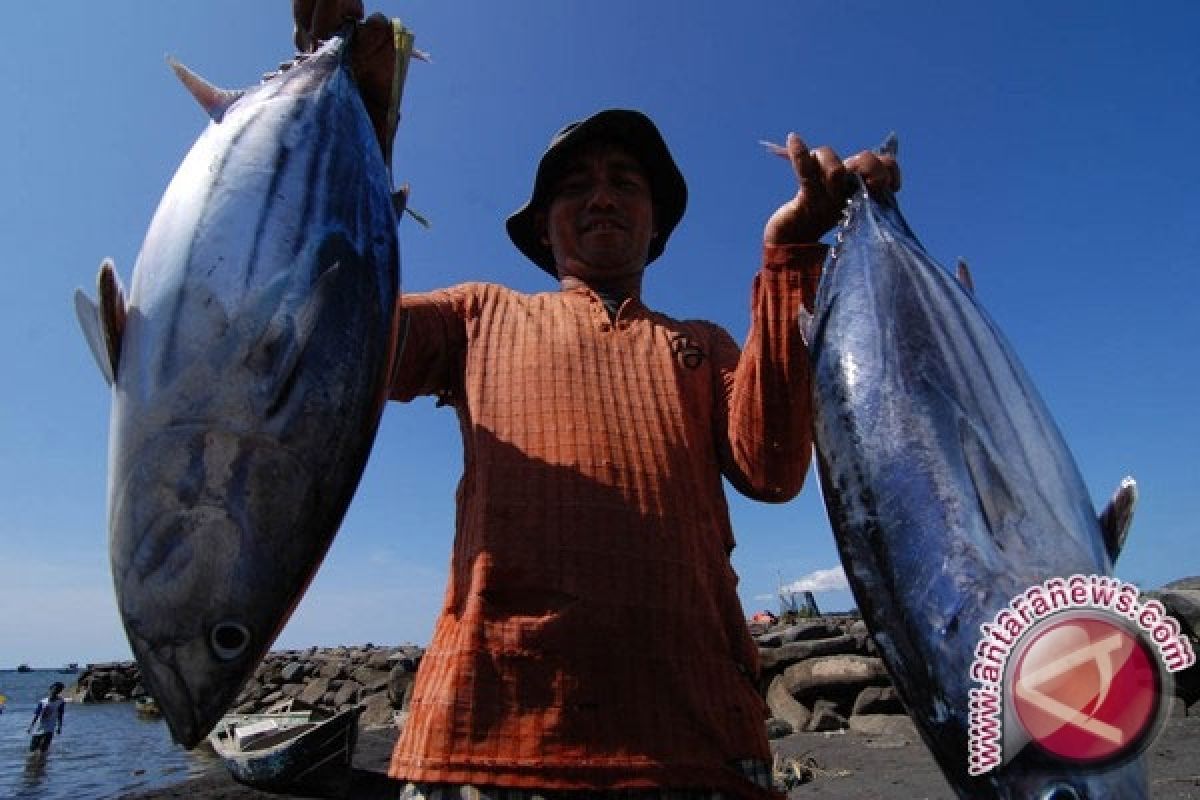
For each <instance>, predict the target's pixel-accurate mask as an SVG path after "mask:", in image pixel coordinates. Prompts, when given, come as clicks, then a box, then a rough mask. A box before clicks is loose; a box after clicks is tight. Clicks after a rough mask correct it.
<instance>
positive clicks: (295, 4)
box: [292, 0, 363, 53]
mask: <svg viewBox="0 0 1200 800" xmlns="http://www.w3.org/2000/svg"><path fill="white" fill-rule="evenodd" d="M362 18H363V4H362V0H292V19H293V20H295V23H296V36H295V39H296V49H297V50H299V51H300V52H301V53H311V52H312V51H313V50H316V49H317V45H318V44H319V43H320V42H323V41H324V40H326V39H328V38H329V37H330V36H333V34H335V33H337V32H338V30H339V29H340V28H341V27H342V25H343V23H345V22H346V21H347V20H351V19H352V20H355V21H358V20H361V19H362Z"/></svg>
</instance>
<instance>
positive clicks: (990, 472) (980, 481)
mask: <svg viewBox="0 0 1200 800" xmlns="http://www.w3.org/2000/svg"><path fill="white" fill-rule="evenodd" d="M959 439H960V442H961V445H962V453H963V461H964V463H965V464H966V467H967V472H968V473H969V474H970V477H971V483H972V485H973V486H974V487H975V494H976V497H977V498H978V500H979V507H980V510H981V511H982V512H983V516H984V519H985V520H986V521H987V526H988V530H989V531H990V532H991V533H992V537H993V540H995V541H996V543H997V546H999V547H1001V549H1003V544H1001V542H1002V541H1003V537H1001V536H998V534H999V533H1000V531H1002V530H1004V529H1005V528H1006V526H1008V525H1011V524H1012V523H1013V521H1014V520H1016V519H1017V518H1019V517H1021V516H1022V515H1024V513H1025V509H1024V507H1023V506H1022V505H1021V503H1020V501H1019V499H1018V498H1020V496H1021V493H1020V492H1019V491H1018V490H1017V487H1015V486H1014V485H1013V481H1012V480H1010V478H1009V476H1008V474H1007V471H1006V470H1005V468H1004V466H1003V464H1002V463H1001V461H1000V459H998V458H997V457H996V456H995V453H994V451H993V449H992V447H991V446H990V445H989V444H988V442H987V441H986V440H985V438H984V437H983V436H981V435H980V433H979V431H978V430H977V429H976V427H975V426H974V425H973V424H971V421H970V420H969V419H967V418H965V417H964V418H962V419H961V420H960V421H959Z"/></svg>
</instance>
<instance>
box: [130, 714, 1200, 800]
mask: <svg viewBox="0 0 1200 800" xmlns="http://www.w3.org/2000/svg"><path fill="white" fill-rule="evenodd" d="M395 738H396V735H395V731H393V730H374V731H363V733H362V734H361V736H360V737H359V744H358V750H357V751H356V753H355V757H354V765H355V770H354V777H353V784H352V787H351V793H350V795H349V796H350V797H352V798H356V800H391V799H392V798H393V797H394V796H395V791H396V787H395V784H393V783H392V782H390V781H388V779H387V777H386V775H385V771H386V770H387V763H388V756H389V755H390V754H391V750H392V743H393V742H394V741H395ZM772 746H773V749H774V750H775V752H776V753H777V754H779V755H780V756H781V757H790V758H796V759H797V760H799V761H805V760H807V759H812V761H811V762H810V763H813V762H815V769H814V770H813V771H812V776H811V777H812V779H811V780H810V781H809V782H807V783H804V784H801V785H799V786H797V787H795V788H794V789H792V790H791V791H790V792H789V793H788V797H789V800H803V799H804V798H809V797H819V798H855V799H856V800H955V795H954V792H953V791H951V789H950V786H949V785H948V784H947V783H946V780H945V778H943V777H942V773H941V772H940V771H939V770H938V768H937V765H936V764H935V763H934V761H933V757H932V756H931V755H930V754H929V751H928V750H927V749H926V748H925V746H924V745H923V744H922V743H920V742H919V741H918V742H914V741H910V740H908V739H906V738H904V737H900V736H890V737H889V736H863V735H859V734H854V733H831V734H824V733H801V734H794V735H792V736H788V737H785V738H782V739H777V740H775V741H774V742H773V743H772ZM1146 760H1147V764H1148V765H1149V773H1150V797H1151V798H1154V800H1200V716H1192V717H1177V718H1174V719H1172V720H1170V721H1169V722H1168V724H1167V728H1166V730H1165V731H1164V732H1163V735H1162V736H1161V737H1160V738H1159V739H1158V740H1157V741H1156V742H1155V743H1154V744H1153V745H1151V746H1150V748H1149V749H1148V750H1147V751H1146ZM302 796H303V795H291V794H286V795H285V794H269V793H267V792H261V791H257V790H255V789H251V788H249V787H246V786H242V785H240V784H238V783H236V782H235V781H234V780H233V778H231V777H229V774H228V773H227V772H225V770H224V769H223V768H221V767H220V766H219V765H215V768H214V769H213V770H212V771H210V772H208V773H206V774H204V775H202V776H199V777H197V778H193V779H191V780H188V781H186V782H185V783H181V784H178V785H176V786H173V787H170V788H167V789H157V790H154V791H150V792H142V793H137V794H129V795H124V796H122V798H121V800H167V798H175V799H182V798H186V799H187V800H269V799H270V798H299V797H302Z"/></svg>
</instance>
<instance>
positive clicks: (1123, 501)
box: [1099, 476, 1138, 563]
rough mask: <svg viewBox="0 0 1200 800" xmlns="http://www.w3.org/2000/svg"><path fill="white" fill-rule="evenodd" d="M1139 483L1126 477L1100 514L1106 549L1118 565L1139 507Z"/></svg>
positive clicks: (1101, 530)
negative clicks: (1134, 515) (1134, 513)
mask: <svg viewBox="0 0 1200 800" xmlns="http://www.w3.org/2000/svg"><path fill="white" fill-rule="evenodd" d="M1137 499H1138V491H1137V481H1135V480H1134V479H1133V478H1132V477H1130V476H1126V477H1125V478H1124V479H1122V480H1121V484H1120V485H1119V486H1118V487H1117V490H1116V491H1115V492H1113V496H1112V498H1111V499H1110V500H1109V501H1108V505H1106V506H1105V507H1104V510H1103V511H1101V512H1100V517H1099V519H1100V532H1101V533H1102V534H1104V548H1105V549H1106V550H1107V551H1108V557H1109V558H1110V559H1112V560H1113V563H1116V560H1117V556H1118V555H1120V554H1121V550H1122V548H1124V546H1125V537H1127V536H1128V535H1129V528H1130V526H1132V525H1133V507H1134V506H1135V505H1137Z"/></svg>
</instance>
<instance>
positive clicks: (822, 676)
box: [750, 577, 1200, 741]
mask: <svg viewBox="0 0 1200 800" xmlns="http://www.w3.org/2000/svg"><path fill="white" fill-rule="evenodd" d="M1143 599H1144V600H1146V601H1149V600H1157V601H1158V602H1159V603H1161V604H1162V606H1163V609H1164V610H1165V612H1166V613H1167V614H1169V615H1170V616H1172V617H1174V618H1175V619H1176V620H1177V621H1178V622H1179V627H1180V632H1181V634H1182V635H1183V636H1186V637H1187V639H1188V641H1189V642H1190V645H1191V650H1192V652H1195V653H1197V654H1200V577H1192V578H1183V579H1181V580H1178V581H1173V582H1171V583H1168V584H1166V585H1165V586H1163V587H1162V588H1160V589H1154V590H1150V591H1148V592H1146V593H1145V596H1144V598H1143ZM750 627H751V633H753V634H754V635H755V640H756V641H757V642H758V647H759V651H758V652H759V660H760V662H761V666H762V672H761V676H762V691H763V692H764V694H765V696H766V701H767V706H768V708H769V710H770V714H771V716H770V718H769V719H768V720H767V732H768V735H769V736H770V737H771V738H773V739H777V738H780V737H783V736H787V735H789V734H792V733H802V732H817V731H842V730H848V731H850V732H856V733H863V734H869V735H876V736H879V735H896V736H898V737H902V738H908V739H910V740H911V741H917V740H918V738H919V735H918V733H917V731H916V728H915V726H914V725H913V723H912V721H911V720H910V719H909V717H908V715H907V712H906V711H905V708H904V704H903V703H902V702H901V701H900V698H899V696H898V695H897V694H896V690H895V689H894V688H893V686H892V683H891V679H890V677H889V676H888V672H887V668H886V667H885V666H884V664H883V660H882V659H881V658H879V655H878V652H877V650H876V648H875V643H874V641H873V640H872V639H871V636H870V634H869V633H868V631H867V626H866V624H865V623H864V622H863V621H862V620H861V619H860V618H858V617H856V616H826V617H816V618H811V619H799V620H791V621H788V622H778V621H777V622H771V623H761V622H754V621H751V622H750ZM1171 687H1172V691H1173V694H1174V697H1172V698H1171V700H1170V702H1171V705H1170V709H1169V713H1170V714H1171V715H1172V716H1176V717H1185V716H1200V661H1197V662H1196V663H1194V664H1192V665H1191V666H1190V667H1188V668H1187V669H1183V670H1180V671H1177V672H1175V673H1173V674H1172V675H1171Z"/></svg>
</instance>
